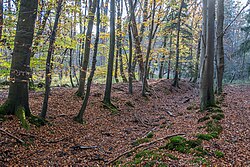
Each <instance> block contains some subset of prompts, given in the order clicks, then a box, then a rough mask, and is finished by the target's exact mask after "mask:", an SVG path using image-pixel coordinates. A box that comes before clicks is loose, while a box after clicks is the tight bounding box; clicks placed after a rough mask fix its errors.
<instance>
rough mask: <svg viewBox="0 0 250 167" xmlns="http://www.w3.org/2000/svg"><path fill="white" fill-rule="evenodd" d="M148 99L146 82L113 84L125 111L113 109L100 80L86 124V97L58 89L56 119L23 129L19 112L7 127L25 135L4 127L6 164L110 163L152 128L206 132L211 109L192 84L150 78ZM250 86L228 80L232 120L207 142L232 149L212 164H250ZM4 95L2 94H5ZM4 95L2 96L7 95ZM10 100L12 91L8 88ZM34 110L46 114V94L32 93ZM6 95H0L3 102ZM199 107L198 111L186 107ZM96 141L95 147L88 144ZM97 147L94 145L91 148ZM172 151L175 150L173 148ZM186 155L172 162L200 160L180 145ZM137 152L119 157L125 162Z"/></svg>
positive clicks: (0, 148)
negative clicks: (79, 118)
mask: <svg viewBox="0 0 250 167" xmlns="http://www.w3.org/2000/svg"><path fill="white" fill-rule="evenodd" d="M150 86H151V93H150V94H149V95H148V98H142V97H141V94H140V90H141V84H140V83H139V82H135V83H134V94H133V95H130V94H128V93H127V84H114V86H113V93H112V97H113V102H114V104H115V105H117V106H118V107H119V109H120V111H119V112H118V113H111V112H110V111H109V110H108V109H106V108H104V107H103V105H102V103H101V100H102V98H103V90H104V86H103V85H100V84H95V85H94V87H93V89H92V93H91V97H90V102H89V105H88V108H87V111H86V113H85V120H86V125H81V124H78V123H75V122H74V121H72V119H73V116H75V115H76V114H77V112H78V110H79V108H80V106H81V102H82V101H81V99H78V98H77V97H75V96H73V95H74V92H75V91H76V89H66V88H55V89H53V90H52V93H51V97H50V102H49V110H48V120H49V121H50V123H51V124H49V125H46V126H43V127H40V128H37V127H35V126H33V125H32V126H31V130H30V131H25V130H24V129H23V128H21V127H20V124H19V123H18V121H17V119H16V118H15V117H12V116H9V117H8V118H9V119H8V120H7V121H4V122H0V127H1V128H2V129H4V130H6V131H8V132H9V133H11V134H14V135H16V136H17V137H19V138H20V139H22V140H24V141H26V144H25V145H22V144H20V143H18V142H17V141H16V140H15V139H13V138H10V137H9V136H7V135H4V134H2V133H0V163H1V164H3V166H5V165H6V166H10V165H15V164H18V165H21V166H23V165H30V166H35V165H44V164H47V165H50V166H56V165H68V164H76V165H83V166H97V165H99V166H105V163H107V162H108V161H110V160H112V159H113V158H115V157H116V156H117V155H119V154H121V153H123V152H125V151H127V150H129V149H131V148H133V145H132V143H133V142H134V141H136V140H137V139H140V138H143V137H144V136H145V135H146V134H147V133H148V132H150V131H152V132H153V134H154V136H153V138H152V139H151V140H155V139H158V138H160V137H164V136H166V135H170V134H175V133H185V134H186V135H185V136H186V137H187V138H190V139H193V138H194V134H197V133H202V132H204V129H201V128H199V127H200V126H202V124H201V123H197V120H198V119H199V118H201V117H202V116H203V115H204V114H203V113H200V112H198V107H197V104H198V89H197V88H195V87H194V85H190V84H189V83H188V82H181V83H180V87H181V89H175V88H173V87H171V81H170V80H158V81H151V82H150ZM249 92H250V86H226V88H225V93H226V97H225V100H224V102H223V103H222V109H223V110H224V114H225V119H224V120H222V121H221V125H222V126H223V132H222V134H221V135H220V138H219V139H216V140H212V141H210V142H205V143H204V147H206V148H208V149H215V148H218V147H219V149H220V150H222V151H223V152H224V153H225V157H224V158H222V159H216V158H214V157H212V156H211V157H210V156H208V157H207V159H208V160H209V161H210V163H211V164H213V165H222V166H223V165H226V166H249V165H250V162H249V160H250V157H249V156H250V149H249V148H250V96H249ZM1 93H2V92H1ZM2 95H3V94H2ZM4 96H5V98H6V93H5V95H4ZM30 96H31V98H30V104H31V109H32V111H33V113H34V114H35V115H36V114H38V113H39V111H40V109H41V105H42V99H43V95H42V93H39V92H38V93H34V92H33V93H30ZM5 98H0V104H2V103H3V102H4V100H5ZM190 106H192V108H193V109H192V110H187V107H190ZM164 143H166V141H160V142H157V143H155V144H153V145H150V146H148V147H147V149H154V148H157V147H159V146H161V145H164ZM81 146H88V147H89V146H91V148H86V147H81ZM92 146H93V147H92ZM166 151H168V150H166ZM169 153H171V154H173V155H175V156H176V157H178V158H179V160H172V159H169V158H166V159H165V163H167V164H170V166H174V165H175V166H197V165H198V166H199V164H193V163H190V161H191V160H192V159H193V156H192V155H189V154H181V153H178V152H174V151H169ZM131 158H133V156H130V157H126V156H123V157H121V158H120V160H121V161H122V162H126V161H129V160H131Z"/></svg>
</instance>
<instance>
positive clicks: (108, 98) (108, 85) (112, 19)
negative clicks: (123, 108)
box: [103, 0, 115, 106]
mask: <svg viewBox="0 0 250 167" xmlns="http://www.w3.org/2000/svg"><path fill="white" fill-rule="evenodd" d="M114 54H115V0H111V1H110V43H109V59H108V72H107V77H106V87H105V94H104V99H103V103H104V104H106V105H107V106H113V105H112V103H111V88H112V76H113V74H112V73H113V64H114Z"/></svg>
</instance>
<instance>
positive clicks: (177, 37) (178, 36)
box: [172, 0, 185, 87]
mask: <svg viewBox="0 0 250 167" xmlns="http://www.w3.org/2000/svg"><path fill="white" fill-rule="evenodd" d="M184 4H185V3H184V0H182V1H181V5H180V10H179V13H178V22H177V36H176V63H175V76H174V82H173V84H172V85H173V86H175V87H179V84H178V80H179V71H180V69H179V54H180V48H179V43H180V31H181V12H182V9H183V7H184Z"/></svg>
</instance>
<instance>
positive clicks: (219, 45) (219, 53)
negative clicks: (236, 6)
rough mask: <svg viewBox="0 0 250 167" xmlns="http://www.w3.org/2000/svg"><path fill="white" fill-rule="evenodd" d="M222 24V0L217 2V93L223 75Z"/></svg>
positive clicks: (219, 92) (220, 91) (219, 90)
mask: <svg viewBox="0 0 250 167" xmlns="http://www.w3.org/2000/svg"><path fill="white" fill-rule="evenodd" d="M223 22H224V0H218V7H217V33H216V34H217V38H216V39H217V46H216V58H217V93H218V94H221V93H222V80H223V73H224V47H223V38H224V35H221V34H223Z"/></svg>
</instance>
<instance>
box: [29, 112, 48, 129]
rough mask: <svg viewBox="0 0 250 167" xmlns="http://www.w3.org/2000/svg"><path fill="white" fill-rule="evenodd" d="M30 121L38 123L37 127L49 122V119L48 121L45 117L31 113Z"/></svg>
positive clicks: (34, 123)
mask: <svg viewBox="0 0 250 167" xmlns="http://www.w3.org/2000/svg"><path fill="white" fill-rule="evenodd" d="M29 122H30V123H31V124H33V125H36V126H37V127H41V126H44V125H46V124H47V123H48V121H46V120H45V119H43V118H40V117H37V116H34V115H31V116H30V117H29Z"/></svg>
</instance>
